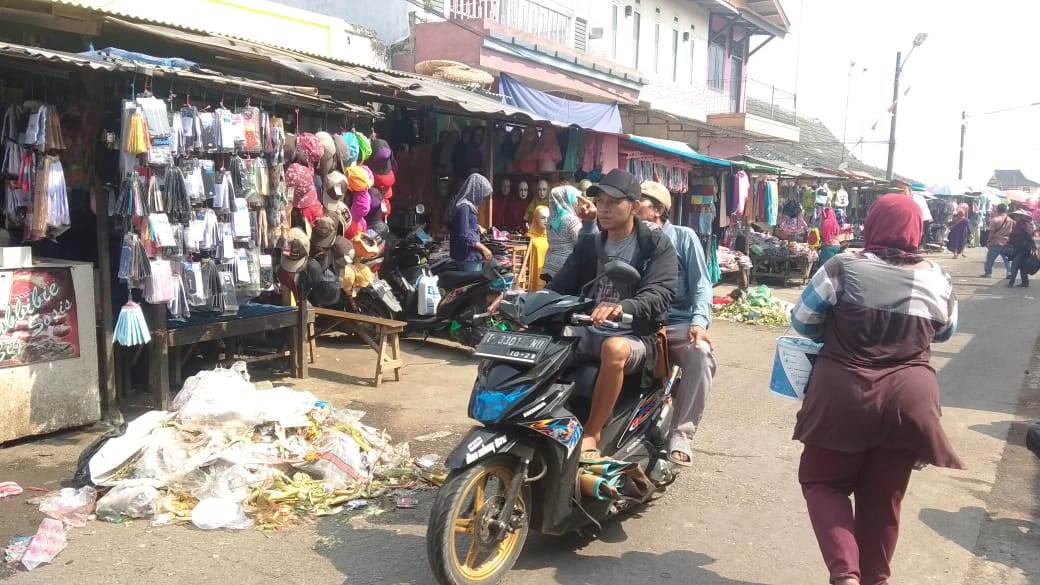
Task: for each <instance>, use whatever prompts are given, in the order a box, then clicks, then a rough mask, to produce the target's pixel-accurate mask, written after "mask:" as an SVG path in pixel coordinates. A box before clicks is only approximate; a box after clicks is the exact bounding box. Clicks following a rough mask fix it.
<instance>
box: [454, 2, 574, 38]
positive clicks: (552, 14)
mask: <svg viewBox="0 0 1040 585" xmlns="http://www.w3.org/2000/svg"><path fill="white" fill-rule="evenodd" d="M448 18H451V19H466V18H486V19H489V20H494V21H495V22H498V23H499V24H503V25H505V26H508V27H510V28H515V29H517V30H520V31H523V32H526V33H528V34H531V35H534V36H537V37H541V38H543V39H545V40H547V41H550V42H553V43H556V44H558V45H563V46H565V47H573V46H574V34H573V21H574V12H573V11H572V10H569V9H568V8H566V7H564V6H563V5H561V4H557V3H556V2H552V1H551V0H450V3H449V4H448Z"/></svg>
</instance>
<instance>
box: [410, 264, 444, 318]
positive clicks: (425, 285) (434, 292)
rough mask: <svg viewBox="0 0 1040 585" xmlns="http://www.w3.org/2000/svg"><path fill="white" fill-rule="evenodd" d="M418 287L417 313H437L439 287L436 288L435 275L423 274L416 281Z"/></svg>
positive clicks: (439, 294) (425, 314) (428, 314)
mask: <svg viewBox="0 0 1040 585" xmlns="http://www.w3.org/2000/svg"><path fill="white" fill-rule="evenodd" d="M416 288H418V289H419V303H418V304H419V306H418V313H419V314H420V315H422V316H424V317H428V316H430V315H433V314H436V313H437V305H439V304H440V302H441V289H439V288H437V277H436V276H434V275H432V274H424V275H422V276H420V277H419V281H418V282H417V283H416Z"/></svg>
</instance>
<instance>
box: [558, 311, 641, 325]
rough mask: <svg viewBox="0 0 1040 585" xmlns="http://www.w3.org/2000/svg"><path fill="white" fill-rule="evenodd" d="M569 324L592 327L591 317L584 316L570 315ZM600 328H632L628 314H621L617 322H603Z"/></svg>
mask: <svg viewBox="0 0 1040 585" xmlns="http://www.w3.org/2000/svg"><path fill="white" fill-rule="evenodd" d="M571 324H573V325H592V317H591V316H589V315H585V314H581V313H578V314H575V315H571ZM599 326H600V327H605V328H607V329H630V328H631V326H632V315H629V314H628V313H622V314H621V319H620V320H619V321H610V320H607V321H604V322H602V323H600V324H599Z"/></svg>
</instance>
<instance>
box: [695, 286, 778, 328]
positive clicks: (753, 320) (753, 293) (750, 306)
mask: <svg viewBox="0 0 1040 585" xmlns="http://www.w3.org/2000/svg"><path fill="white" fill-rule="evenodd" d="M712 315H713V316H714V317H715V318H716V319H721V320H723V321H734V322H737V323H749V324H752V325H771V326H774V327H787V326H788V325H790V323H791V316H790V315H791V304H790V303H788V302H786V301H783V300H780V299H778V298H776V297H774V296H773V293H772V291H770V290H769V287H768V286H766V285H764V284H762V285H759V286H757V287H755V288H749V289H747V290H746V291H742V290H740V289H734V291H733V292H732V293H730V294H729V296H725V297H715V298H713V299H712Z"/></svg>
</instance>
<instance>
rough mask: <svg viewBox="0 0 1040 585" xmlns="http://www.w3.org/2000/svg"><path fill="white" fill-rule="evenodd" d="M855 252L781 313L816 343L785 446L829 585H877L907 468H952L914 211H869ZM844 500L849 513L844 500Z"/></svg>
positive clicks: (944, 279)
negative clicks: (796, 451)
mask: <svg viewBox="0 0 1040 585" xmlns="http://www.w3.org/2000/svg"><path fill="white" fill-rule="evenodd" d="M864 238H865V240H866V248H865V249H864V251H863V252H861V253H858V254H841V255H838V256H835V257H834V258H832V259H831V260H829V261H828V262H827V263H826V264H824V266H823V267H822V269H821V270H819V271H818V272H817V273H816V275H815V276H814V277H813V280H812V283H811V284H810V286H809V287H807V288H806V289H805V291H804V292H803V294H802V297H801V300H800V301H799V302H798V304H797V305H795V308H794V310H793V311H792V314H791V323H792V326H793V327H794V328H795V329H796V330H797V331H798V332H799V333H801V334H803V335H805V336H807V337H811V338H813V339H816V340H817V341H823V349H822V350H821V351H820V354H819V356H818V357H817V360H816V362H815V365H814V367H813V372H812V376H811V378H810V380H809V385H808V387H807V388H806V395H805V396H806V397H805V402H804V404H803V405H802V409H801V411H800V412H799V413H798V422H797V424H796V426H795V432H794V438H795V439H797V440H799V441H801V442H802V443H804V445H805V448H804V451H803V452H802V459H801V465H800V467H799V470H798V479H799V482H800V483H801V484H802V493H803V494H804V496H805V500H806V505H807V507H808V510H809V518H810V520H811V521H812V525H813V529H814V531H815V532H816V538H817V541H818V542H819V545H820V550H821V552H822V553H823V557H824V560H825V562H826V564H827V568H828V570H829V571H830V582H831V583H834V584H839V585H859V584H862V585H886V584H887V583H888V577H889V574H890V571H889V563H890V561H891V560H892V555H893V553H894V551H895V546H896V540H897V538H898V534H899V511H900V503H901V501H902V498H903V493H904V492H905V490H906V486H907V484H908V482H909V480H910V473H911V471H913V468H914V466H915V465H918V464H922V463H925V464H931V465H936V466H939V467H950V468H955V469H962V468H963V467H964V466H963V464H962V463H961V460H960V459H959V458H958V457H957V455H956V454H955V453H954V452H953V448H952V447H951V445H950V443H949V440H948V439H947V438H946V434H945V433H944V432H943V430H942V426H941V424H940V422H939V417H940V410H939V387H938V384H937V382H936V377H935V370H934V369H933V368H932V366H931V364H930V349H929V348H930V345H931V343H932V342H933V341H946V340H947V339H949V338H950V336H952V335H953V333H954V331H955V330H956V327H957V300H956V297H955V296H954V294H953V286H952V284H951V282H950V278H949V276H948V275H947V274H946V273H944V272H943V271H942V270H941V269H940V268H939V267H938V266H937V265H935V264H932V263H931V262H928V261H926V260H924V259H923V258H921V257H920V256H918V255H917V243H918V242H919V241H920V238H921V212H920V210H919V208H918V207H917V205H916V204H915V203H914V201H913V200H912V199H911V198H910V197H907V196H905V195H902V194H891V195H886V196H884V197H882V198H881V199H879V200H878V201H877V203H875V204H874V206H873V207H871V209H870V212H869V213H868V215H867V221H866V227H865V232H864ZM850 496H854V497H855V509H853V504H852V502H851V501H850V499H849V497H850Z"/></svg>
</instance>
